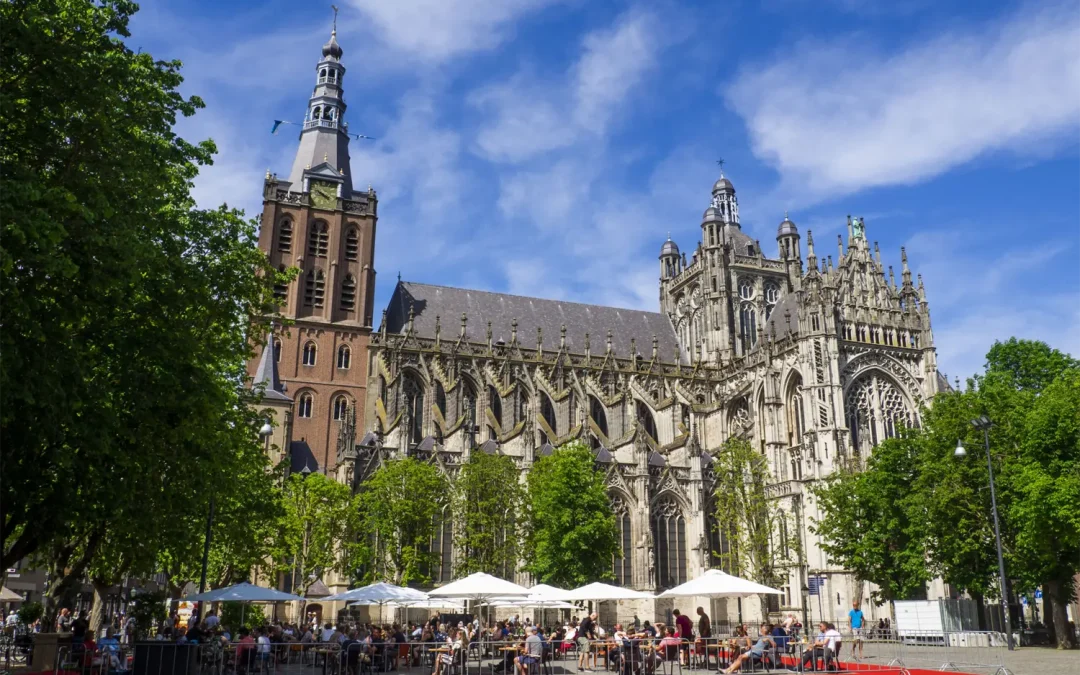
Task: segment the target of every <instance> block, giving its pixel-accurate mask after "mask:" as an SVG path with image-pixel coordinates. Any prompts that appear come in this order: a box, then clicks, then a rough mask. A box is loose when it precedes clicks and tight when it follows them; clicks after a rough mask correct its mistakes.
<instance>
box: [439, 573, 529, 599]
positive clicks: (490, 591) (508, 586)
mask: <svg viewBox="0 0 1080 675" xmlns="http://www.w3.org/2000/svg"><path fill="white" fill-rule="evenodd" d="M428 595H430V596H431V597H433V598H463V599H466V600H477V601H483V600H488V599H490V598H502V597H513V598H521V599H524V598H526V597H528V595H529V589H527V588H525V587H524V586H519V585H517V584H515V583H514V582H512V581H507V580H505V579H500V578H499V577H493V576H491V575H490V574H485V573H484V572H477V573H475V574H470V575H469V576H467V577H465V578H464V579H458V580H457V581H452V582H450V583H448V584H446V585H445V586H440V587H439V588H436V589H435V590H433V591H431V592H430V593H428Z"/></svg>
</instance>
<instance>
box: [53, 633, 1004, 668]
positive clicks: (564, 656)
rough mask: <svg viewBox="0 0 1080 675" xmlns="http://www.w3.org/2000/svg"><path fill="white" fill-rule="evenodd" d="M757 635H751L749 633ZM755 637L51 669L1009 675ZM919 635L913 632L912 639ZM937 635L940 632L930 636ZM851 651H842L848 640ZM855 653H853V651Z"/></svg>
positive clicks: (993, 661) (909, 645)
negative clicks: (946, 674)
mask: <svg viewBox="0 0 1080 675" xmlns="http://www.w3.org/2000/svg"><path fill="white" fill-rule="evenodd" d="M758 637H760V636H758ZM758 637H754V638H750V639H749V641H748V640H747V638H710V639H705V640H701V639H698V640H679V639H676V638H665V639H659V638H646V639H637V638H633V639H625V640H620V641H618V642H616V641H614V640H611V639H600V640H594V641H590V642H588V643H585V642H580V643H579V642H578V641H558V642H556V641H546V642H545V643H544V645H543V647H542V654H541V655H540V656H539V657H538V658H533V657H531V656H530V655H529V654H528V653H527V652H525V651H524V649H523V647H524V645H523V644H522V638H514V639H513V640H505V641H486V640H485V641H475V642H472V643H467V644H462V643H460V642H458V643H448V642H402V643H398V642H374V643H371V642H367V641H360V640H357V641H353V640H346V641H345V642H344V643H299V642H283V643H282V642H279V643H256V642H225V641H224V640H222V639H220V638H217V639H211V641H210V642H208V643H203V644H195V643H172V642H165V641H151V642H142V643H137V644H134V645H116V646H110V647H105V648H98V649H94V650H91V651H87V650H84V649H82V648H81V647H82V646H81V645H75V646H65V647H62V648H61V649H60V651H59V653H58V654H57V659H56V661H55V662H56V668H55V670H54V672H55V673H58V674H59V673H61V672H63V673H65V675H68V674H79V675H124V674H130V675H375V674H376V673H389V672H397V673H402V674H405V673H408V674H411V675H427V674H429V673H430V674H431V675H565V674H567V673H576V672H577V670H578V668H579V667H581V666H584V667H585V668H586V669H595V670H597V671H599V670H601V669H602V670H603V671H607V672H613V673H617V674H618V675H684V673H686V675H693V674H694V673H702V674H703V675H706V674H707V673H708V672H714V673H715V672H718V671H720V670H722V669H724V668H728V667H733V666H735V664H738V666H739V668H740V671H741V672H775V671H778V670H780V671H787V670H788V669H789V668H796V669H800V670H802V671H804V672H811V671H816V672H822V671H830V672H846V673H880V674H882V675H888V674H890V673H891V674H895V675H909V674H910V673H911V671H912V670H913V669H923V670H947V671H954V672H965V673H974V674H976V675H1009V671H1008V670H1007V669H1006V668H1005V665H1004V661H1003V660H1002V659H1003V652H1004V649H1005V647H1004V636H1003V635H1001V634H994V633H970V632H969V633H964V634H950V635H948V636H946V637H945V638H944V639H940V640H937V639H935V640H934V641H931V640H930V636H925V638H926V639H924V640H922V641H918V640H894V639H877V638H870V637H865V638H863V639H862V649H861V650H859V649H858V645H857V643H856V641H855V639H854V636H852V635H842V636H841V637H840V638H839V639H833V640H831V641H828V642H826V643H824V644H815V642H814V639H813V637H811V638H810V639H809V640H805V639H804V640H795V639H792V638H788V639H786V640H785V639H783V638H774V639H773V641H772V642H771V643H766V644H765V648H764V649H759V647H760V645H759V644H758ZM916 637H919V636H916ZM939 637H940V636H939ZM853 644H855V645H856V647H857V648H856V650H855V651H856V653H857V654H858V655H853V654H852V649H851V647H852V645H853ZM859 652H861V653H859Z"/></svg>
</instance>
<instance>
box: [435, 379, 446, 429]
mask: <svg viewBox="0 0 1080 675" xmlns="http://www.w3.org/2000/svg"><path fill="white" fill-rule="evenodd" d="M435 407H436V408H438V409H439V414H440V415H442V416H443V419H444V420H445V419H446V389H444V388H443V385H442V382H440V381H439V380H435Z"/></svg>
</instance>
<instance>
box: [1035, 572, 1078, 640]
mask: <svg viewBox="0 0 1080 675" xmlns="http://www.w3.org/2000/svg"><path fill="white" fill-rule="evenodd" d="M1066 588H1068V583H1067V582H1066V583H1062V582H1061V581H1059V580H1054V581H1048V582H1046V584H1044V586H1043V597H1044V598H1045V597H1047V596H1048V595H1049V596H1053V601H1052V605H1053V606H1052V609H1051V611H1052V612H1053V614H1054V617H1053V623H1054V632H1055V633H1056V634H1057V648H1058V649H1076V638H1075V636H1074V635H1073V633H1072V631H1071V630H1069V617H1068V615H1067V614H1066V613H1065V606H1066V605H1067V604H1068V603H1069V598H1067V597H1065V589H1066ZM1048 623H1049V622H1048Z"/></svg>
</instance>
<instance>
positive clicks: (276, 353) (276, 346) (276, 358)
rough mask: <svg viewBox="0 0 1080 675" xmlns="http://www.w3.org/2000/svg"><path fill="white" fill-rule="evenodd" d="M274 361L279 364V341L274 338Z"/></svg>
mask: <svg viewBox="0 0 1080 675" xmlns="http://www.w3.org/2000/svg"><path fill="white" fill-rule="evenodd" d="M274 361H275V362H277V363H281V340H279V339H277V338H274Z"/></svg>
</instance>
